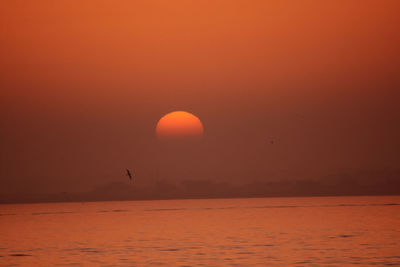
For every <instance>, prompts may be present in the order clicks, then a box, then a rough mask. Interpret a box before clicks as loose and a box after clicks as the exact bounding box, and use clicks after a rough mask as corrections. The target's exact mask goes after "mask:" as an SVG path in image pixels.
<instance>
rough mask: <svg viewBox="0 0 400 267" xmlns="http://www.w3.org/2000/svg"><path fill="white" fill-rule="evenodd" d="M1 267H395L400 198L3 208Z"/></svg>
mask: <svg viewBox="0 0 400 267" xmlns="http://www.w3.org/2000/svg"><path fill="white" fill-rule="evenodd" d="M0 266H400V196H363V197H358V196H357V197H301V198H298V197H290V198H241V199H192V200H153V201H115V202H112V201H110V202H75V203H40V204H3V205H0Z"/></svg>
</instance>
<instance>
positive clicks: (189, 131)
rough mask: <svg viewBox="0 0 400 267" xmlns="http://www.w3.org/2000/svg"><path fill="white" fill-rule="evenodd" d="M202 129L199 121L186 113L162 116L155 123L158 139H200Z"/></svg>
mask: <svg viewBox="0 0 400 267" xmlns="http://www.w3.org/2000/svg"><path fill="white" fill-rule="evenodd" d="M203 133H204V128H203V124H202V123H201V121H200V119H199V118H198V117H196V116H195V115H193V114H191V113H189V112H186V111H174V112H171V113H168V114H166V115H164V116H163V117H162V118H161V119H160V120H159V121H158V123H157V126H156V135H157V137H158V138H159V139H200V138H201V137H203Z"/></svg>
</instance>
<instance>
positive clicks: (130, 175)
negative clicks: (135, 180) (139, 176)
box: [126, 169, 132, 181]
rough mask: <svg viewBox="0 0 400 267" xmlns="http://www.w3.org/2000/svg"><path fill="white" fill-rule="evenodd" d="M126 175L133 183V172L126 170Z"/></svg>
mask: <svg viewBox="0 0 400 267" xmlns="http://www.w3.org/2000/svg"><path fill="white" fill-rule="evenodd" d="M126 175H127V176H128V177H129V180H131V181H132V174H131V172H130V171H129V169H126Z"/></svg>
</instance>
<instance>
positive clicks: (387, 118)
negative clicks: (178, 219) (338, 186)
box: [0, 0, 400, 193]
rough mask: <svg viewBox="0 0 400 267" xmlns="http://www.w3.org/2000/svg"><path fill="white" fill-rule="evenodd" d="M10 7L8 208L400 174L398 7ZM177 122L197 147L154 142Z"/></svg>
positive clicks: (4, 61)
mask: <svg viewBox="0 0 400 267" xmlns="http://www.w3.org/2000/svg"><path fill="white" fill-rule="evenodd" d="M0 5H1V8H0V48H1V49H0V90H1V91H0V93H1V95H0V112H1V113H0V123H1V124H0V126H1V128H0V138H1V139H0V146H1V149H0V153H1V154H0V179H1V180H0V193H7V192H58V191H79V190H87V189H91V188H93V187H94V186H96V185H99V184H103V183H107V182H111V181H124V179H127V178H126V177H125V176H124V169H125V168H126V167H128V168H131V169H134V170H135V172H136V174H137V179H138V180H139V182H141V183H146V182H148V181H152V180H154V179H166V180H168V181H175V180H182V179H212V180H221V181H230V180H232V181H235V182H246V181H252V180H261V179H265V180H274V179H296V178H315V177H323V176H325V175H329V174H332V173H341V172H358V171H363V170H380V169H382V170H389V169H395V168H399V166H400V141H399V137H400V126H399V125H400V107H399V103H400V97H399V96H400V93H399V89H400V73H399V69H400V67H399V66H400V34H399V28H400V16H399V10H400V3H399V1H397V0H394V1H333V0H332V1H232V0H229V1H186V0H185V1H176V0H170V1H97V0H96V1H94V0H93V1H39V0H37V1H28V0H27V1H14V0H10V1H2V2H1V4H0ZM174 110H186V111H188V112H191V113H193V114H195V115H196V116H198V117H199V118H200V119H201V121H202V122H203V124H204V129H205V135H204V138H203V141H202V142H201V143H200V144H195V145H193V146H190V147H171V146H165V145H163V144H160V143H159V142H157V140H156V138H155V133H154V131H155V126H156V123H157V121H158V120H159V119H160V118H161V117H162V116H163V115H165V114H166V113H168V112H171V111H174ZM271 139H274V140H276V142H275V143H274V144H273V145H272V144H270V142H269V141H270V140H271Z"/></svg>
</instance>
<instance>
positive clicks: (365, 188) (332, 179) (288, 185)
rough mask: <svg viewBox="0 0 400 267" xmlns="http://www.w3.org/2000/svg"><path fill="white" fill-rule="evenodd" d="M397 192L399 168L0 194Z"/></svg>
mask: <svg viewBox="0 0 400 267" xmlns="http://www.w3.org/2000/svg"><path fill="white" fill-rule="evenodd" d="M351 195H354V196H357V195H400V171H392V172H364V173H358V174H357V175H355V174H338V175H331V176H327V177H323V178H321V179H318V180H311V179H310V180H282V181H276V182H265V181H253V182H249V183H246V184H237V185H234V184H229V183H222V182H215V181H211V180H186V181H182V182H179V183H171V182H167V181H163V180H159V181H156V182H154V183H153V184H152V185H147V186H143V185H136V184H132V183H128V182H127V183H124V182H115V183H110V184H105V185H103V186H100V187H98V188H95V189H94V190H92V191H89V192H85V193H67V192H63V193H57V194H31V195H27V194H24V195H23V196H21V195H3V196H0V202H1V203H23V202H68V201H112V200H115V201H117V200H152V199H154V200H155V199H185V198H240V197H290V196H293V197H299V196H351Z"/></svg>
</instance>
